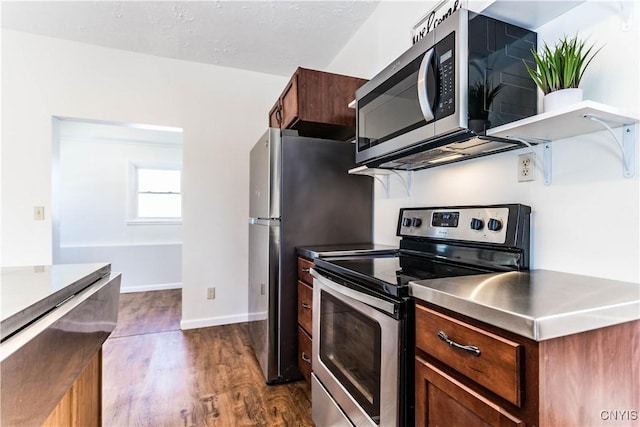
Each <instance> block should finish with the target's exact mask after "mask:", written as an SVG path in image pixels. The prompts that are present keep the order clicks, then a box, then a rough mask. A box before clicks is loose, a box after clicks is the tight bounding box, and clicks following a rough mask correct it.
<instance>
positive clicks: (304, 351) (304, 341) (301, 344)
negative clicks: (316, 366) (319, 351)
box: [298, 326, 311, 383]
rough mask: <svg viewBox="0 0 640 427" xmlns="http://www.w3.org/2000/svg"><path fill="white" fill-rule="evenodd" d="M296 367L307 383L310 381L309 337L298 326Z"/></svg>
mask: <svg viewBox="0 0 640 427" xmlns="http://www.w3.org/2000/svg"><path fill="white" fill-rule="evenodd" d="M298 368H299V369H300V372H301V373H302V376H304V379H305V380H307V382H308V383H311V337H310V336H309V335H308V334H307V333H306V332H305V331H304V329H302V328H301V327H300V326H298Z"/></svg>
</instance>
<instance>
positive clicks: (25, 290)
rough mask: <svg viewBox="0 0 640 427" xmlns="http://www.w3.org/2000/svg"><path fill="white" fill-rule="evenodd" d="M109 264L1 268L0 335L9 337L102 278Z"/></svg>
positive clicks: (109, 267) (3, 337)
mask: <svg viewBox="0 0 640 427" xmlns="http://www.w3.org/2000/svg"><path fill="white" fill-rule="evenodd" d="M110 271H111V264H105V263H96V264H58V265H47V266H35V267H3V268H2V274H1V276H0V315H1V323H0V336H1V338H2V339H5V338H6V337H8V336H10V335H11V334H13V333H15V332H16V331H18V330H20V329H21V328H23V327H25V326H26V325H28V324H30V323H31V322H33V321H34V320H35V319H37V318H39V317H40V316H42V315H44V314H45V313H47V312H48V311H50V310H52V309H53V308H55V307H56V306H58V305H59V304H61V303H62V302H63V301H65V300H66V299H68V298H70V297H71V296H73V295H75V294H76V293H78V292H80V291H81V290H82V289H84V288H86V287H87V286H89V285H90V284H92V283H94V282H96V281H97V280H99V279H100V278H101V277H104V276H105V275H107V274H109V272H110Z"/></svg>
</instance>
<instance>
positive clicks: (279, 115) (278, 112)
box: [276, 108, 282, 124]
mask: <svg viewBox="0 0 640 427" xmlns="http://www.w3.org/2000/svg"><path fill="white" fill-rule="evenodd" d="M276 121H277V122H278V123H279V124H282V109H280V108H278V109H277V110H276Z"/></svg>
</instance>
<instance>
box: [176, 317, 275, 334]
mask: <svg viewBox="0 0 640 427" xmlns="http://www.w3.org/2000/svg"><path fill="white" fill-rule="evenodd" d="M263 317H264V316H263ZM257 318H258V317H257V315H256V314H254V313H243V314H234V315H231V316H219V317H207V318H204V319H193V320H181V321H180V329H182V330H186V329H196V328H208V327H209V326H220V325H230V324H232V323H241V322H250V321H252V320H257Z"/></svg>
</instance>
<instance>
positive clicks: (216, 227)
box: [2, 29, 293, 327]
mask: <svg viewBox="0 0 640 427" xmlns="http://www.w3.org/2000/svg"><path fill="white" fill-rule="evenodd" d="M2 66H3V69H2V103H3V105H4V108H3V110H2V124H3V126H2V264H3V265H5V266H8V265H32V264H49V263H51V261H52V237H51V236H52V226H51V218H50V216H49V215H48V214H47V218H46V220H45V221H34V220H33V207H34V206H45V212H51V187H52V178H51V176H52V156H51V152H52V125H51V122H52V116H62V117H75V118H84V119H93V120H106V121H114V122H123V123H144V124H149V125H162V126H173V127H180V128H182V129H183V130H184V146H183V150H184V159H183V167H184V174H183V190H184V195H183V218H184V223H183V253H182V256H183V275H182V278H183V291H182V293H183V313H182V315H183V326H184V327H192V326H199V325H210V324H216V323H225V322H230V321H239V320H245V319H246V318H247V262H248V261H247V257H248V234H247V229H248V227H247V216H248V210H249V209H248V204H249V202H248V187H249V170H248V168H249V150H250V148H251V146H252V145H253V143H254V142H255V141H256V140H257V139H258V138H259V136H260V135H261V134H262V133H263V132H264V130H265V128H266V126H267V112H268V111H269V108H270V107H271V106H272V105H273V102H274V101H275V99H276V98H277V96H278V95H279V94H280V92H281V91H282V88H283V87H284V85H285V83H286V82H287V79H286V78H283V77H279V76H273V75H267V74H261V73H255V72H248V71H241V70H236V69H229V68H223V67H216V66H210V65H204V64H198V63H191V62H186V61H179V60H172V59H166V58H159V57H154V56H149V55H141V54H136V53H131V52H126V51H120V50H116V49H107V48H101V47H96V46H91V45H86V44H81V43H76V42H70V41H65V40H57V39H53V38H48V37H42V36H36V35H31V34H26V33H21V32H16V31H10V30H4V29H3V30H2ZM292 71H293V70H292ZM207 286H216V287H217V291H216V299H215V300H206V299H205V296H206V287H207Z"/></svg>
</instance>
